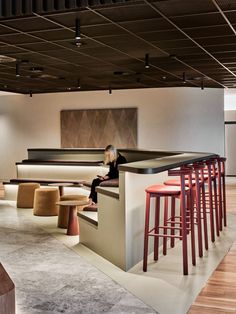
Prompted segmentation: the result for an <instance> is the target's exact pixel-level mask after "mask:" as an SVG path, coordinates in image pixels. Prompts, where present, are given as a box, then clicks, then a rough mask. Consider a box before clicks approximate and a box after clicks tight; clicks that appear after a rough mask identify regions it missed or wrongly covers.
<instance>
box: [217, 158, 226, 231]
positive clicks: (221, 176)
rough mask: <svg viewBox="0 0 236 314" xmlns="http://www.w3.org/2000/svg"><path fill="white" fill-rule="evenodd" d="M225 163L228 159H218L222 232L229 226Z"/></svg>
mask: <svg viewBox="0 0 236 314" xmlns="http://www.w3.org/2000/svg"><path fill="white" fill-rule="evenodd" d="M225 161H226V158H224V157H218V158H217V164H218V176H217V177H218V205H219V228H220V231H222V230H223V222H224V226H225V227H226V225H227V218H226V194H225Z"/></svg>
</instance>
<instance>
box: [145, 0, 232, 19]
mask: <svg viewBox="0 0 236 314" xmlns="http://www.w3.org/2000/svg"><path fill="white" fill-rule="evenodd" d="M221 1H223V2H224V1H225V0H221ZM226 1H227V0H226ZM150 2H151V3H152V4H154V5H156V6H157V7H158V8H159V9H160V10H161V11H162V12H164V13H165V14H167V15H169V16H175V15H189V14H190V13H192V14H200V13H205V12H214V11H216V8H215V6H214V5H213V4H212V2H211V1H208V0H197V1H195V0H194V1H191V0H181V3H180V1H179V0H168V1H155V0H154V1H150ZM231 2H232V1H231Z"/></svg>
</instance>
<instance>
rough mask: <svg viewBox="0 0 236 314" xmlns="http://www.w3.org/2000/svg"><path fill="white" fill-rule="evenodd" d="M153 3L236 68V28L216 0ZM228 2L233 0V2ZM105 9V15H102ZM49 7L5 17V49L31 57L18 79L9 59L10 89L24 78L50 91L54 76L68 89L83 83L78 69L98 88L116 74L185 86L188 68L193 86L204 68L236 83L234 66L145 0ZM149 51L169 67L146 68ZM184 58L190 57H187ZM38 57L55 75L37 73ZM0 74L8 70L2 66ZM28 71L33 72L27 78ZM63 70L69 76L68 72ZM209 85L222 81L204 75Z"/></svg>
mask: <svg viewBox="0 0 236 314" xmlns="http://www.w3.org/2000/svg"><path fill="white" fill-rule="evenodd" d="M217 2H218V3H219V4H220V5H221V4H222V2H221V1H220V0H217ZM45 3H46V2H45ZM61 3H62V2H61ZM153 3H154V4H155V6H156V7H157V8H158V9H160V10H161V11H162V12H163V13H164V14H165V15H166V16H167V17H168V18H170V19H171V20H172V21H173V22H174V23H176V25H177V26H179V27H181V28H182V29H183V31H184V32H186V33H187V34H188V35H189V36H191V37H192V38H193V39H195V40H196V41H197V42H198V43H199V44H200V45H202V46H203V47H204V48H205V49H206V50H207V51H209V52H210V53H212V54H213V55H214V56H215V57H216V58H218V59H219V61H221V62H226V65H227V64H228V65H227V66H228V67H229V68H230V69H235V67H234V64H232V63H231V62H234V60H235V59H236V57H235V54H236V36H234V34H233V32H232V30H231V29H230V27H229V25H228V24H227V23H226V21H225V20H224V19H223V18H222V16H221V14H220V13H219V12H218V11H217V8H216V7H215V6H214V4H213V2H212V1H211V0H203V1H189V0H187V1H186V0H168V1H156V2H152V4H153ZM54 4H55V1H54ZM229 4H230V1H229V3H228V6H227V10H229ZM224 7H225V6H224ZM174 8H175V9H174ZM51 9H53V8H51ZM51 9H50V10H51ZM97 13H98V14H97ZM225 13H226V14H228V15H229V17H228V18H229V19H230V18H231V19H232V21H235V16H236V11H227V12H225ZM101 14H102V15H104V16H105V17H104V18H103V17H102V16H101ZM43 15H44V17H45V18H46V19H44V18H41V17H39V16H29V17H23V18H17V19H14V18H13V19H12V18H11V19H8V20H7V19H2V20H0V54H5V55H9V56H12V57H15V58H17V59H21V60H22V59H27V60H29V64H24V65H23V64H22V71H21V72H22V73H21V74H22V76H21V77H20V79H19V78H18V80H16V78H15V64H14V63H13V64H9V66H11V71H9V72H10V78H9V81H10V80H11V82H9V83H8V84H9V89H12V88H14V87H15V86H16V85H18V86H23V87H24V88H23V89H22V92H29V88H31V89H32V86H33V87H34V90H35V91H39V92H40V91H41V90H40V89H41V88H42V92H43V91H44V90H45V85H47V84H49V85H50V86H55V91H56V89H57V86H58V87H60V90H62V89H63V87H64V89H65V88H67V87H69V85H68V84H72V83H73V84H75V85H76V84H77V77H80V79H82V80H83V81H84V82H83V86H84V87H86V88H89V86H90V87H93V88H94V89H100V88H101V86H109V82H113V84H116V85H117V86H119V87H120V86H123V88H128V82H129V86H136V87H137V88H139V87H143V86H145V87H153V86H156V87H158V86H181V85H180V84H182V82H181V76H182V72H183V71H185V72H186V76H188V77H192V78H193V83H192V84H191V82H189V83H188V86H195V85H198V86H199V87H200V86H201V80H197V79H194V77H195V78H197V77H199V76H200V77H201V76H212V79H215V80H218V81H219V82H224V83H225V82H226V85H227V86H229V87H230V86H232V87H234V82H236V79H235V77H234V76H233V75H232V74H230V73H229V72H228V71H227V70H225V69H224V68H223V67H222V66H221V65H220V64H219V63H217V62H216V61H214V59H213V58H211V57H210V56H209V55H207V54H206V53H205V52H204V51H203V50H202V49H201V48H200V47H197V46H196V45H195V43H194V42H193V41H192V40H191V39H189V38H187V37H186V36H185V35H184V34H182V33H181V32H180V31H179V30H178V29H176V28H175V27H174V25H171V24H170V23H169V22H168V21H167V20H166V19H165V18H164V17H160V15H159V14H158V13H157V12H156V11H155V10H154V9H153V8H151V7H150V6H149V5H148V2H146V1H139V2H137V1H136V2H134V1H129V3H127V2H125V3H123V4H122V5H117V4H114V5H106V6H104V7H103V6H101V5H99V6H98V7H92V10H90V9H88V8H87V9H83V10H80V11H74V12H73V11H66V10H65V11H64V12H62V11H61V12H56V14H55V13H53V12H50V14H48V13H46V12H44V13H43ZM76 17H80V20H81V33H82V36H83V37H82V42H83V45H82V46H81V47H80V48H77V47H76V46H75V41H74V30H75V18H76ZM107 18H108V19H109V20H107ZM53 21H55V22H56V23H59V24H55V23H53ZM117 23H118V25H117ZM119 25H121V27H122V28H120V27H119ZM4 26H5V27H4ZM9 27H10V28H9ZM67 27H69V28H70V29H71V31H70V30H68V29H67ZM126 29H127V31H126ZM20 32H24V34H22V33H20ZM8 33H10V35H8ZM132 33H133V34H132ZM30 35H31V36H30ZM32 35H33V36H32ZM136 35H137V36H139V37H140V38H138V37H137V36H136ZM142 38H143V40H142ZM1 40H2V41H1ZM146 41H148V42H150V44H148V42H146ZM1 43H2V45H1ZM4 43H6V44H4ZM7 44H9V45H7ZM153 45H155V46H156V48H155V47H153ZM159 48H160V49H162V50H164V51H161V50H160V49H159ZM145 53H149V55H150V63H151V64H152V65H153V66H156V67H158V68H161V69H162V70H163V71H158V70H157V69H156V68H155V67H153V68H150V69H149V70H146V69H145V68H144V55H145ZM171 54H173V55H176V56H177V58H178V59H177V60H174V59H171V58H169V55H171ZM137 59H139V60H140V61H138V60H137ZM178 60H179V61H178ZM181 60H183V62H185V63H187V64H183V63H181V62H180V61H181ZM229 60H230V61H231V62H229ZM235 62H236V61H235ZM32 64H34V66H43V67H44V72H43V74H45V75H46V76H47V74H49V75H52V76H55V77H56V78H53V77H52V78H47V77H46V76H45V78H44V79H40V78H37V77H36V76H35V75H34V74H33V73H32V72H31V71H30V68H31V67H32ZM188 64H189V67H188ZM192 68H195V69H196V71H194V70H193V69H192ZM5 69H6V68H5ZM5 69H4V70H5ZM119 70H120V71H121V70H122V71H124V72H131V73H132V72H133V73H140V75H139V76H140V77H141V80H142V83H140V82H137V76H136V75H135V74H134V75H132V74H131V75H130V76H129V77H128V78H125V79H123V77H122V76H114V74H113V72H114V71H119ZM198 71H200V72H201V73H198ZM171 74H173V75H171ZM0 76H1V78H2V77H3V76H2V75H1V67H0ZM24 76H28V78H26V79H24ZM30 76H31V77H32V76H33V77H34V78H33V79H31V80H33V81H34V82H32V84H30ZM163 76H168V81H167V80H161V77H163ZM176 76H178V77H179V78H178V77H177V78H176ZM60 77H64V78H65V79H64V80H61V79H59V78H60ZM144 80H145V83H144ZM100 81H102V84H101V83H100ZM25 82H27V83H25ZM44 83H45V84H44ZM2 84H4V82H3V83H2ZM11 84H12V86H10V85H11ZM205 86H214V87H215V86H217V87H220V86H221V85H219V84H217V83H216V82H214V81H211V80H210V79H209V80H205ZM0 87H1V85H0ZM106 88H107V87H106ZM47 90H48V89H47ZM50 90H51V89H50ZM45 91H46V90H45Z"/></svg>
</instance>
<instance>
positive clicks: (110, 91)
mask: <svg viewBox="0 0 236 314" xmlns="http://www.w3.org/2000/svg"><path fill="white" fill-rule="evenodd" d="M109 94H112V88H111V85H110V86H109Z"/></svg>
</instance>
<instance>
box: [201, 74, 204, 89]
mask: <svg viewBox="0 0 236 314" xmlns="http://www.w3.org/2000/svg"><path fill="white" fill-rule="evenodd" d="M201 89H204V78H203V77H202V80H201Z"/></svg>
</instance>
